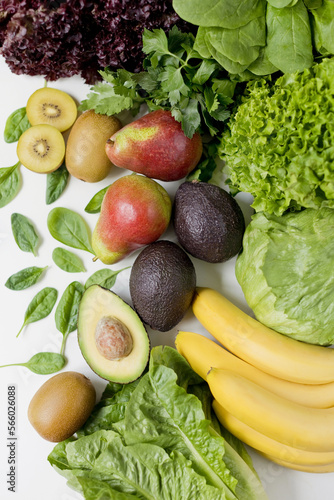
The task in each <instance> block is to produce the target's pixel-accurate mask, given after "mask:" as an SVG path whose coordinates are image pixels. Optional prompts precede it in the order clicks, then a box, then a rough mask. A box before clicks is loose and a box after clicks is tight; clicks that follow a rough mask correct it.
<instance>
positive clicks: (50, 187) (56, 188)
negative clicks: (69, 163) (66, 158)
mask: <svg viewBox="0 0 334 500" xmlns="http://www.w3.org/2000/svg"><path fill="white" fill-rule="evenodd" d="M68 178H69V173H68V170H67V168H66V166H65V163H63V164H62V165H61V166H60V167H59V168H57V170H55V171H54V172H51V173H50V174H47V176H46V204H47V205H50V204H51V203H53V202H54V201H56V200H58V198H59V196H60V195H61V194H62V192H63V191H64V189H65V188H66V186H67V182H68Z"/></svg>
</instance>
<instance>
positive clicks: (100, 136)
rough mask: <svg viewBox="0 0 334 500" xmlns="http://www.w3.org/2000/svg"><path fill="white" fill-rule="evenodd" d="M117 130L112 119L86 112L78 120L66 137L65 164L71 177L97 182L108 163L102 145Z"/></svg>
mask: <svg viewBox="0 0 334 500" xmlns="http://www.w3.org/2000/svg"><path fill="white" fill-rule="evenodd" d="M120 128H121V122H120V121H119V120H118V119H117V118H116V117H115V116H107V115H101V114H98V113H95V111H93V110H89V111H86V112H85V113H83V114H82V115H80V116H79V118H78V119H77V121H76V122H75V123H74V125H73V127H72V129H71V132H70V134H69V137H68V140H67V146H66V156H65V163H66V167H67V170H68V171H69V172H70V174H71V175H73V176H74V177H77V178H78V179H81V180H83V181H86V182H99V181H101V180H102V179H104V178H105V177H107V175H108V174H109V172H110V169H111V167H112V163H111V162H110V160H109V158H108V156H107V154H106V152H105V144H106V141H107V140H108V139H109V138H110V137H111V136H112V135H113V134H114V133H115V132H117V130H119V129H120Z"/></svg>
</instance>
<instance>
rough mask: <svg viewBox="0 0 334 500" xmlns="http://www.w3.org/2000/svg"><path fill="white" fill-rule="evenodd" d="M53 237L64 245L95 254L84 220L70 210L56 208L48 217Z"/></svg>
mask: <svg viewBox="0 0 334 500" xmlns="http://www.w3.org/2000/svg"><path fill="white" fill-rule="evenodd" d="M47 223H48V229H49V231H50V233H51V235H52V236H53V237H54V238H55V239H56V240H58V241H60V242H61V243H63V244H64V245H68V246H70V247H72V248H78V249H79V250H85V251H86V252H90V253H92V254H94V251H93V249H92V246H91V242H90V237H89V234H88V229H87V226H86V224H85V221H84V220H83V218H82V217H81V216H80V215H79V214H77V213H76V212H73V211H72V210H69V209H68V208H63V207H56V208H53V209H52V210H51V212H50V213H49V215H48V221H47Z"/></svg>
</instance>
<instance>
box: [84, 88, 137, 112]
mask: <svg viewBox="0 0 334 500" xmlns="http://www.w3.org/2000/svg"><path fill="white" fill-rule="evenodd" d="M139 101H143V99H139ZM134 104H135V100H134V99H133V97H132V96H129V95H128V96H124V95H119V94H116V92H115V89H114V88H113V87H112V86H111V85H109V84H107V83H98V84H97V85H94V87H92V92H90V94H88V96H87V98H86V99H84V100H83V101H82V103H81V105H80V106H79V110H80V111H86V110H88V109H94V110H95V112H96V113H101V114H105V115H108V116H111V115H116V114H118V113H120V112H121V111H124V110H125V109H131V108H132V107H133V106H134Z"/></svg>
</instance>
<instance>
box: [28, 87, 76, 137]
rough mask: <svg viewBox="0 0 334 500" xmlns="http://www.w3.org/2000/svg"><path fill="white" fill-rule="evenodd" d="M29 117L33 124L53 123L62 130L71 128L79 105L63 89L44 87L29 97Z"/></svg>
mask: <svg viewBox="0 0 334 500" xmlns="http://www.w3.org/2000/svg"><path fill="white" fill-rule="evenodd" d="M26 111H27V117H28V120H29V122H30V123H31V125H40V124H42V123H44V124H46V125H53V126H54V127H56V128H57V129H58V130H60V132H64V131H65V130H67V129H69V128H70V127H71V126H72V125H73V123H74V122H75V119H76V117H77V106H76V104H75V102H74V100H73V99H72V97H71V96H69V95H68V94H66V92H63V91H62V90H58V89H52V88H48V87H44V88H42V89H38V90H36V92H34V93H33V94H32V95H31V96H30V97H29V99H28V102H27V106H26Z"/></svg>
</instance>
